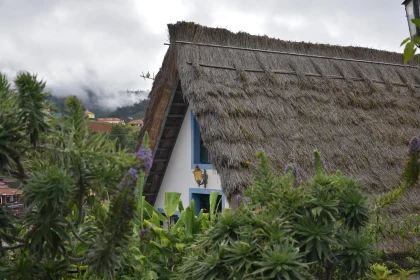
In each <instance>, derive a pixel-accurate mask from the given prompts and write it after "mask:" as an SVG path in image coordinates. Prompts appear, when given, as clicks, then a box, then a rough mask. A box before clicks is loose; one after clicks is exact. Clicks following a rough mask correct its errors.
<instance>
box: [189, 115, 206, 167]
mask: <svg viewBox="0 0 420 280" xmlns="http://www.w3.org/2000/svg"><path fill="white" fill-rule="evenodd" d="M191 121H192V124H191V125H192V167H191V168H193V167H195V165H196V164H206V165H210V161H209V151H208V150H207V148H206V146H205V145H204V142H203V139H202V138H201V133H200V127H199V125H198V122H197V119H196V118H195V116H194V114H193V113H192V111H191ZM207 168H209V167H207Z"/></svg>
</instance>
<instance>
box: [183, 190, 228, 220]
mask: <svg viewBox="0 0 420 280" xmlns="http://www.w3.org/2000/svg"><path fill="white" fill-rule="evenodd" d="M211 192H218V193H219V199H220V203H219V208H218V211H222V210H223V209H224V208H225V196H224V195H223V192H222V190H210V189H200V188H190V201H191V200H193V199H194V203H195V214H196V215H198V213H200V210H201V209H203V208H204V209H205V210H204V213H206V210H209V209H208V208H209V207H210V206H209V199H210V193H211Z"/></svg>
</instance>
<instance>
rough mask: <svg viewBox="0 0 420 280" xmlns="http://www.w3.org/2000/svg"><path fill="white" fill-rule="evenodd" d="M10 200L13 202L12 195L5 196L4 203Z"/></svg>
mask: <svg viewBox="0 0 420 280" xmlns="http://www.w3.org/2000/svg"><path fill="white" fill-rule="evenodd" d="M10 202H13V196H11V195H8V196H6V203H10Z"/></svg>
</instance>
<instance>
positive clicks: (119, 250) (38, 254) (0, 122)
mask: <svg viewBox="0 0 420 280" xmlns="http://www.w3.org/2000/svg"><path fill="white" fill-rule="evenodd" d="M14 85H15V88H12V86H11V85H10V83H9V82H8V81H7V79H6V77H5V76H4V75H0V97H1V101H2V102H0V127H1V129H0V161H1V162H0V173H2V174H4V175H7V176H12V177H15V178H17V179H18V180H20V181H21V182H22V190H23V196H24V203H25V204H24V211H23V212H22V213H21V215H20V217H18V218H17V217H15V216H14V215H13V214H11V213H9V212H10V211H7V208H0V216H1V221H0V225H1V229H0V239H1V240H0V244H1V245H2V246H0V256H1V258H0V267H1V268H0V275H1V277H2V279H3V277H6V279H61V278H63V277H66V278H67V271H68V269H70V268H71V267H73V268H75V269H76V270H77V271H79V273H81V274H83V273H84V277H87V278H89V277H93V278H96V277H101V278H102V277H104V278H106V279H113V278H114V277H115V270H116V269H117V268H119V267H120V264H121V259H122V258H123V255H122V254H123V250H124V248H125V246H126V245H127V244H128V240H129V239H130V236H131V234H132V225H131V220H132V219H133V217H134V216H135V210H136V205H137V187H138V185H139V184H142V182H140V181H139V180H138V178H139V176H144V172H145V170H146V168H148V169H150V165H151V158H150V155H151V153H150V152H149V151H148V146H147V145H146V146H143V147H142V149H143V150H145V151H147V152H146V153H145V154H146V156H147V157H146V158H144V157H143V158H142V157H140V156H127V155H126V153H125V151H117V150H116V145H115V141H111V140H110V139H109V138H108V136H107V135H106V134H99V133H97V134H89V133H88V131H87V125H86V124H87V121H88V120H87V119H86V117H85V116H84V108H83V106H82V104H81V101H80V100H78V99H77V98H76V97H70V98H68V99H67V100H66V102H65V103H66V108H67V112H68V115H67V116H64V117H63V118H60V119H59V120H57V119H51V118H50V117H49V115H48V114H45V113H44V110H45V108H46V107H48V106H50V104H48V102H45V101H46V98H47V96H48V95H47V93H45V92H44V89H45V82H43V81H38V80H37V77H36V75H31V74H29V73H19V74H18V76H17V77H16V79H15V80H14ZM148 169H147V170H148ZM108 205H109V206H108ZM80 264H83V266H81V265H80ZM83 267H84V268H83ZM87 278H86V279H87Z"/></svg>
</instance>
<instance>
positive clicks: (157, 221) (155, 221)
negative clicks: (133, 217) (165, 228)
mask: <svg viewBox="0 0 420 280" xmlns="http://www.w3.org/2000/svg"><path fill="white" fill-rule="evenodd" d="M151 222H152V224H154V225H155V226H157V227H160V221H159V217H158V215H157V214H156V212H153V215H152V219H151Z"/></svg>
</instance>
